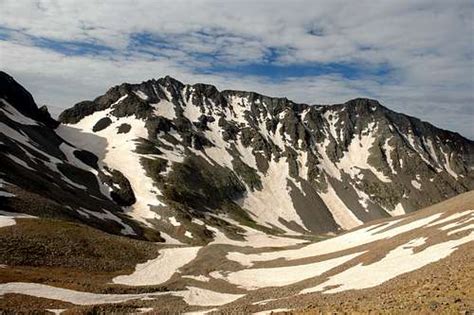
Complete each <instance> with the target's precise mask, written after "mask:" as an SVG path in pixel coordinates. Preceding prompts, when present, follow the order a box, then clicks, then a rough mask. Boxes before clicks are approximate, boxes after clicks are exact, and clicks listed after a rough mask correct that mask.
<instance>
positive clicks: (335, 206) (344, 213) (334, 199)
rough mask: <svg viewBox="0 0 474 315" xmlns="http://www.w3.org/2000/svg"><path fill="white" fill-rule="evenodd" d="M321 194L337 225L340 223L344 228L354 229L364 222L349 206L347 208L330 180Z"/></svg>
mask: <svg viewBox="0 0 474 315" xmlns="http://www.w3.org/2000/svg"><path fill="white" fill-rule="evenodd" d="M319 196H320V197H321V199H322V200H323V201H324V203H325V204H326V207H328V209H329V212H331V215H332V217H333V218H334V221H336V223H337V225H339V226H340V227H341V228H343V229H344V230H349V229H352V228H354V227H356V226H359V225H361V224H362V223H363V222H362V221H360V220H359V219H358V218H357V217H356V216H355V215H354V213H353V212H352V211H351V210H350V209H349V208H347V206H346V205H345V204H344V202H343V201H342V200H341V199H340V198H339V196H338V195H337V193H336V191H335V190H334V189H333V188H332V186H331V184H330V183H329V182H328V187H327V191H326V192H320V193H319Z"/></svg>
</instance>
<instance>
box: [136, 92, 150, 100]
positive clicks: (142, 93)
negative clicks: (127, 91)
mask: <svg viewBox="0 0 474 315" xmlns="http://www.w3.org/2000/svg"><path fill="white" fill-rule="evenodd" d="M133 93H135V95H136V96H138V97H139V98H141V99H142V100H144V101H146V100H148V95H146V94H145V93H144V92H143V91H140V90H136V91H133Z"/></svg>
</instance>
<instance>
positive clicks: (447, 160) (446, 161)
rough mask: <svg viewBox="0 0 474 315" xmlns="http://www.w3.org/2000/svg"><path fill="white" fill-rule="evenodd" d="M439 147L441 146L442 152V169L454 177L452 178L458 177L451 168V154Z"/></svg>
mask: <svg viewBox="0 0 474 315" xmlns="http://www.w3.org/2000/svg"><path fill="white" fill-rule="evenodd" d="M440 148H441V153H443V156H444V169H445V170H446V172H448V173H449V175H451V176H452V177H454V179H458V174H456V172H455V171H454V170H453V169H452V168H451V161H450V158H451V155H450V154H449V153H447V152H444V150H443V147H440Z"/></svg>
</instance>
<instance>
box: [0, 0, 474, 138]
mask: <svg viewBox="0 0 474 315" xmlns="http://www.w3.org/2000/svg"><path fill="white" fill-rule="evenodd" d="M1 7H2V10H1V12H0V26H3V27H7V28H11V29H16V30H21V32H22V33H16V34H15V36H16V38H14V39H10V41H0V65H1V68H2V69H4V70H6V71H8V72H10V73H11V74H12V75H14V76H16V77H17V78H18V80H20V81H21V82H22V83H24V84H25V85H26V86H27V87H28V88H30V89H31V91H32V92H33V94H34V95H35V97H36V99H37V100H38V102H39V103H49V104H52V105H55V106H59V107H68V106H70V105H72V104H73V103H75V102H77V101H79V100H82V99H90V98H94V97H95V96H97V95H99V94H102V93H103V92H104V91H105V90H107V88H109V87H110V86H112V85H115V84H119V83H121V82H124V81H127V82H140V81H142V80H146V79H149V78H151V77H159V76H164V75H166V74H169V75H172V76H175V77H177V78H178V79H181V80H183V81H185V82H190V83H193V82H198V81H201V82H206V83H212V84H215V85H217V86H218V87H219V88H225V89H227V88H237V89H251V90H255V91H258V92H262V93H265V94H271V95H278V96H288V97H289V98H292V99H294V100H296V101H303V102H307V103H332V102H343V101H346V100H347V99H349V98H353V97H358V96H368V97H374V98H378V99H379V100H381V101H382V102H383V103H384V104H385V105H387V106H388V107H390V108H393V109H395V110H398V111H403V112H405V113H408V114H412V115H416V116H418V117H420V118H421V119H424V120H430V121H431V122H433V123H434V124H436V125H438V126H440V127H443V128H448V129H452V130H455V131H460V132H461V133H463V134H464V135H466V136H469V137H471V138H474V130H472V124H471V122H470V121H471V120H473V118H474V117H473V113H472V110H469V109H472V107H473V106H474V95H473V92H472V91H473V90H474V70H473V62H472V61H473V60H472V59H473V56H474V47H473V45H474V44H473V41H472V33H473V29H472V25H473V20H472V16H473V15H472V14H473V4H472V2H471V1H469V0H466V1H456V2H451V1H449V2H448V1H428V0H423V1H416V2H413V1H377V2H374V1H367V0H362V1H357V2H354V1H337V0H336V1H309V0H308V1H209V0H208V1H179V0H178V1H177V0H174V1H171V0H170V1H151V0H150V1H102V2H96V1H82V2H77V1H74V0H69V1H67V0H62V1H14V0H11V1H10V0H4V1H2V2H1ZM310 30H313V31H315V32H313V33H316V36H315V35H313V34H310ZM469 30H470V31H469ZM143 32H148V33H149V34H151V35H155V36H159V37H160V38H161V39H163V40H165V41H166V44H167V45H168V46H169V47H168V46H167V47H166V48H156V47H129V45H130V36H131V35H132V34H137V33H143ZM22 34H28V36H36V37H44V38H49V39H55V40H63V41H71V40H76V41H94V42H96V43H98V44H103V45H107V46H110V47H111V48H113V49H115V52H114V54H113V55H112V56H106V55H84V56H64V55H61V54H58V53H57V52H54V51H51V50H46V49H40V48H38V47H33V44H32V43H31V41H29V40H28V38H29V37H28V36H24V35H22ZM131 48H133V49H134V50H133V51H131ZM138 48H140V49H142V50H143V51H140V52H138V51H136V50H137V49H138ZM271 49H276V50H277V51H280V52H284V53H282V54H277V55H276V56H274V58H276V60H274V63H279V64H284V65H291V64H303V65H304V64H307V63H309V62H320V63H346V64H357V65H363V67H367V68H370V67H374V66H377V65H379V64H384V65H388V66H389V67H390V69H392V71H391V72H390V73H389V75H387V76H382V77H375V76H373V74H366V75H361V76H359V77H358V78H357V80H351V79H348V78H347V77H344V76H341V75H321V76H312V77H308V76H306V77H288V78H285V79H282V80H280V81H276V80H272V78H269V77H265V76H263V77H258V76H246V75H243V74H238V73H234V74H232V73H213V74H206V75H205V74H200V73H199V71H197V69H198V68H206V67H207V66H209V65H210V63H216V62H217V63H221V64H224V65H236V64H242V63H264V62H266V61H267V58H268V55H269V53H270V50H271ZM147 51H148V53H146V52H147ZM156 53H159V56H156ZM203 53H204V54H205V53H207V54H212V55H213V56H214V58H210V59H206V58H197V57H196V54H203ZM368 72H370V71H368Z"/></svg>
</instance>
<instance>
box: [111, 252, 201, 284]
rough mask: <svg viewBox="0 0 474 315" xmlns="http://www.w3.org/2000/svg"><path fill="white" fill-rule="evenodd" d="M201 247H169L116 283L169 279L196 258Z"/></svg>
mask: <svg viewBox="0 0 474 315" xmlns="http://www.w3.org/2000/svg"><path fill="white" fill-rule="evenodd" d="M199 249H201V247H184V248H167V249H162V250H160V255H159V256H158V257H157V258H155V259H151V260H149V261H147V262H145V263H143V264H138V265H137V266H136V268H135V271H134V272H133V273H132V274H131V275H126V276H118V277H115V278H114V279H113V282H114V283H118V284H126V285H130V286H142V285H157V284H161V283H164V282H166V281H168V280H169V279H170V278H171V277H172V276H173V274H174V273H175V272H177V270H178V269H179V268H181V267H182V266H184V265H186V264H187V263H189V262H190V261H191V260H193V259H194V258H196V256H197V253H198V251H199Z"/></svg>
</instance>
